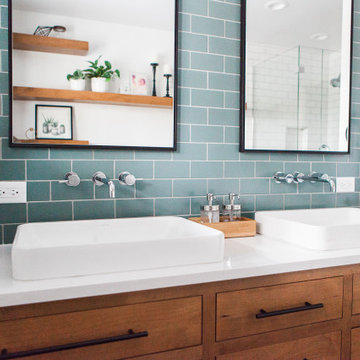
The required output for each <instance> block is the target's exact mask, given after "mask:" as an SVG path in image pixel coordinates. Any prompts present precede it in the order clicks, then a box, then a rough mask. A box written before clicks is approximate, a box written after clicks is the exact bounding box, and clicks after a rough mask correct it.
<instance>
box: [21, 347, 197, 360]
mask: <svg viewBox="0 0 360 360" xmlns="http://www.w3.org/2000/svg"><path fill="white" fill-rule="evenodd" d="M92 350H93V351H92ZM110 359H111V360H120V359H121V360H130V359H131V360H202V347H201V346H196V347H191V348H187V349H181V350H174V351H166V352H162V353H156V354H150V355H144V356H136V357H131V358H120V357H118V356H117V355H116V354H115V355H114V354H113V349H111V348H108V347H107V345H101V346H93V347H91V351H90V349H89V348H79V349H77V350H72V351H59V352H54V353H51V354H43V355H37V356H30V357H22V358H19V360H110Z"/></svg>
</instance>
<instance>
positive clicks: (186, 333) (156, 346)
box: [0, 296, 202, 360]
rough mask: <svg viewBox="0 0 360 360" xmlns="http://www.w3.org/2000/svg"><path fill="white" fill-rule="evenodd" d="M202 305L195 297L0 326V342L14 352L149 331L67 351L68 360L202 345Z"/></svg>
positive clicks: (4, 323)
mask: <svg viewBox="0 0 360 360" xmlns="http://www.w3.org/2000/svg"><path fill="white" fill-rule="evenodd" d="M201 302H202V299H201V297H200V296H198V297H190V298H182V299H175V300H166V301H158V302H149V303H144V304H134V305H125V306H118V307H111V308H105V309H99V310H89V311H80V312H73V313H68V314H61V315H50V316H44V317H35V318H29V319H21V320H15V321H5V322H0V344H1V347H2V348H6V349H7V351H8V352H9V353H14V352H18V351H26V350H30V349H40V348H45V347H49V346H56V345H63V344H71V343H76V342H82V341H87V340H94V339H102V338H106V337H111V336H117V335H122V334H127V333H128V330H129V329H132V330H133V331H134V332H141V331H148V333H149V336H148V337H144V338H139V339H132V340H126V341H119V342H113V343H108V344H104V345H97V346H89V347H87V348H84V349H81V348H79V349H75V350H70V351H66V353H67V354H68V355H67V356H68V357H67V358H71V359H72V358H73V359H89V358H91V359H97V358H99V359H103V360H105V359H116V358H125V357H132V356H137V355H144V354H151V353H156V352H161V351H166V350H173V349H180V348H184V347H190V346H196V345H200V344H201V342H202V340H201V325H202V324H201V318H202V312H201V305H202V304H201ZM60 353H63V354H65V352H64V351H62V352H60ZM90 354H91V357H90Z"/></svg>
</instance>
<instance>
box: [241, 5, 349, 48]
mask: <svg viewBox="0 0 360 360" xmlns="http://www.w3.org/2000/svg"><path fill="white" fill-rule="evenodd" d="M267 2H268V0H248V1H247V20H246V21H247V41H249V42H256V43H261V44H271V45H278V46H284V47H286V48H291V47H295V46H299V45H301V46H310V47H315V48H322V49H328V50H340V49H341V32H342V7H343V0H287V2H288V3H289V6H288V7H287V8H285V9H283V10H280V11H272V10H269V9H268V8H266V7H265V6H264V5H265V3H267ZM316 33H326V34H327V35H328V38H327V39H326V40H323V41H318V40H313V39H311V38H310V36H311V35H312V34H316Z"/></svg>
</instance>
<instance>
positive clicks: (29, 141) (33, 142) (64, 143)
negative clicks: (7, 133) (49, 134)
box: [13, 136, 89, 145]
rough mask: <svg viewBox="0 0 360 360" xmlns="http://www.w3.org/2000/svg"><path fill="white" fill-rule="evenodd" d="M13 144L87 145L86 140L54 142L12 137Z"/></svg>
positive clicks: (52, 140)
mask: <svg viewBox="0 0 360 360" xmlns="http://www.w3.org/2000/svg"><path fill="white" fill-rule="evenodd" d="M13 142H14V143H20V144H45V145H46V144H47V145H50V144H51V145H89V141H87V140H56V139H34V140H28V139H18V138H16V137H15V136H13Z"/></svg>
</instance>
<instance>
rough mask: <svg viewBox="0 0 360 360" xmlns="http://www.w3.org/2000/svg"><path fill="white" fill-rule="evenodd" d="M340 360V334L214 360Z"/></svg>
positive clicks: (316, 337) (330, 334) (271, 346)
mask: <svg viewBox="0 0 360 360" xmlns="http://www.w3.org/2000/svg"><path fill="white" fill-rule="evenodd" d="M239 359H241V360H291V359H294V360H296V359H299V360H303V359H309V360H325V359H326V360H340V359H341V333H340V332H339V331H338V332H333V333H329V334H323V335H317V336H312V337H308V338H303V339H297V340H293V341H287V342H283V343H278V344H273V345H268V346H261V347H258V348H255V349H250V350H244V351H239V352H236V353H232V354H227V355H220V356H218V357H216V360H239Z"/></svg>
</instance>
